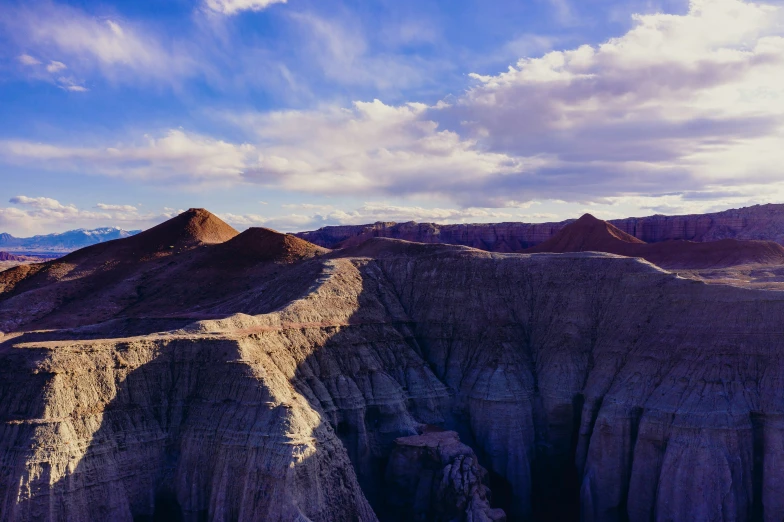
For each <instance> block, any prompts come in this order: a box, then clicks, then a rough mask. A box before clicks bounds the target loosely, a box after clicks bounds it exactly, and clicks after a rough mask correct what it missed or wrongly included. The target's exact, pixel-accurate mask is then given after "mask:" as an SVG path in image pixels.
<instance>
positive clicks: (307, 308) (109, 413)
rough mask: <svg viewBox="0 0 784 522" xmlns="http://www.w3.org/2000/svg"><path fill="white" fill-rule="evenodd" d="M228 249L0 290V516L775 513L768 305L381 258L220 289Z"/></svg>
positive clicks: (625, 275)
mask: <svg viewBox="0 0 784 522" xmlns="http://www.w3.org/2000/svg"><path fill="white" fill-rule="evenodd" d="M267 235H268V233H267V232H264V233H263V234H260V236H262V238H263V237H265V236H267ZM252 236H253V234H251V235H250V236H248V239H251V238H252ZM237 237H239V236H237ZM273 239H274V241H271V243H272V244H280V243H283V244H284V245H285V244H292V242H291V241H286V240H285V238H282V239H281V238H279V237H277V238H273ZM122 241H130V240H129V239H124V240H121V241H120V242H119V243H120V244H119V247H117V248H118V250H117V251H119V252H128V251H129V250H126V248H125V246H126V245H128V244H127V243H122ZM230 243H231V241H227V242H224V243H220V244H199V243H198V242H195V243H193V244H190V246H188V248H182V249H178V248H175V249H174V253H170V254H167V255H162V254H161V255H158V254H155V255H152V254H149V252H148V253H146V254H145V255H143V256H140V257H137V258H135V259H134V260H132V261H128V263H127V266H126V265H122V266H121V265H120V264H118V265H117V266H118V267H119V266H121V268H117V267H115V268H112V265H111V263H109V264H108V265H106V266H104V262H105V261H106V259H105V258H103V257H101V255H102V254H100V252H104V251H103V250H101V251H100V252H98V251H93V252H87V253H85V252H84V251H83V252H82V253H78V252H77V254H79V256H75V257H73V258H72V260H71V261H69V263H70V264H71V265H73V266H72V267H71V268H69V269H68V270H69V271H68V272H67V275H64V276H62V277H60V276H58V274H65V271H64V269H57V270H55V269H54V268H51V267H52V266H54V265H46V266H45V267H44V268H41V269H38V270H37V271H36V270H33V269H29V267H25V268H28V270H27V271H26V272H25V271H16V269H12V270H11V272H14V273H13V274H11V275H12V276H13V277H11V276H8V279H4V280H3V281H5V282H4V283H3V284H4V285H5V286H4V287H3V288H5V290H3V291H2V293H0V324H2V325H3V326H2V328H0V329H1V330H2V331H3V332H5V335H4V336H3V337H0V341H2V342H0V520H2V521H3V522H5V521H21V522H26V521H60V520H69V521H71V520H74V521H87V520H120V521H123V520H126V521H129V522H130V521H132V520H193V521H196V520H210V521H213V520H214V521H234V520H241V521H249V520H259V521H262V520H264V521H278V520H280V521H284V520H285V521H290V520H300V521H306V520H312V521H343V520H355V521H373V520H376V519H385V517H391V516H394V515H395V511H394V509H393V508H389V507H388V506H389V503H390V501H392V504H393V505H397V506H398V508H399V509H403V510H404V511H405V510H409V509H413V511H414V514H416V513H421V512H422V511H421V510H420V508H422V506H427V507H425V508H422V509H425V510H426V512H427V513H428V514H430V513H434V514H436V516H441V515H440V514H445V516H446V514H450V513H451V514H453V515H452V516H455V517H458V519H461V518H459V517H463V516H465V517H466V518H465V519H466V520H482V518H481V516H486V517H487V518H488V519H490V520H494V519H495V520H499V519H500V518H499V517H501V516H502V515H501V513H500V512H499V511H496V510H497V509H502V510H503V511H504V512H505V514H506V516H507V518H508V520H526V521H527V520H578V519H581V520H585V521H624V520H630V521H650V520H655V521H670V520H726V521H754V520H769V521H773V520H781V519H782V518H784V501H782V498H784V496H782V494H781V484H784V468H782V467H781V466H780V462H781V459H782V458H783V457H784V454H783V453H782V448H784V402H783V401H782V400H781V390H782V382H784V356H782V354H783V353H784V333H782V322H783V321H784V319H782V318H784V293H782V292H777V291H760V290H750V289H743V288H736V287H731V286H725V285H706V284H704V283H702V282H699V281H694V280H688V279H682V278H680V277H677V276H676V275H674V274H672V273H670V272H667V271H665V270H663V269H661V268H658V267H656V266H654V265H652V264H650V263H648V262H645V261H642V260H639V259H633V258H628V257H621V256H617V255H613V254H596V253H569V254H491V253H488V252H483V251H479V250H475V249H471V248H466V247H460V246H449V245H420V244H412V243H407V242H404V241H395V240H389V239H371V240H370V241H368V242H366V243H364V244H361V245H358V246H356V247H353V248H348V249H345V250H341V251H336V252H332V253H329V252H323V251H320V250H315V249H314V247H308V248H307V249H304V252H303V251H300V250H297V249H296V248H294V249H293V250H294V251H296V252H300V253H301V255H294V254H295V253H296V252H293V253H292V254H291V255H289V254H285V255H280V252H275V253H274V255H269V256H268V255H259V254H258V253H256V254H252V255H251V257H250V258H249V259H246V260H244V261H243V263H241V264H240V265H237V266H240V268H236V267H229V268H222V267H223V266H224V265H223V264H221V263H217V264H215V263H214V260H216V259H225V256H223V254H221V252H224V251H225V250H224V249H226V248H228V247H227V245H230ZM130 246H131V247H133V248H135V247H136V245H135V244H132V245H130ZM295 246H296V245H295ZM300 246H302V245H301V244H300ZM92 248H95V247H92ZM112 248H115V247H112ZM133 248H132V249H131V250H130V252H131V253H133V252H134V251H135V250H133ZM287 248H288V247H287ZM88 254H89V255H88ZM222 256H223V257H222ZM253 256H257V257H255V258H254V257H253ZM171 263H174V264H171ZM33 266H38V265H33ZM134 267H135V268H134ZM4 274H5V272H4V273H3V274H2V275H4ZM58 277H59V278H58ZM129 278H131V280H132V281H134V282H133V283H132V284H126V283H124V281H127V280H128V279H129ZM134 278H135V279H134ZM101 282H104V283H105V284H104V286H100V283H101ZM139 282H141V283H139ZM77 283H78V284H77ZM139 284H141V285H142V286H144V285H151V286H145V289H142V290H141V291H138V289H137V286H138V285H139ZM219 284H224V285H225V287H223V288H217V289H216V288H212V286H216V285H219ZM37 296H47V297H46V298H45V299H44V298H38V297H37ZM49 296H54V297H55V299H54V301H53V304H50V301H49V300H48V299H49ZM120 304H122V305H123V306H120ZM156 310H160V311H161V314H160V315H157V314H156ZM178 310H179V312H177V311H178ZM175 316H176V317H175ZM175 319H176V321H175ZM69 321H70V323H69ZM429 426H431V427H432V426H434V427H436V428H437V429H439V430H447V431H454V432H455V433H457V434H459V441H460V442H457V439H456V438H453V436H451V435H433V434H432V433H433V429H431V428H428V427H429ZM422 436H424V437H425V438H424V439H423V438H421V437H422ZM410 437H414V438H413V439H412V438H410ZM418 437H420V438H418ZM439 437H443V438H445V439H446V440H441V439H439ZM434 440H435V441H436V442H434ZM463 446H465V447H467V448H470V451H469V450H467V449H465V448H464V447H463ZM454 448H458V449H457V450H454ZM471 452H473V454H472V453H471ZM474 455H475V457H476V459H474ZM469 459H471V461H470V462H468V460H469ZM458 461H459V465H458ZM477 461H478V463H477ZM436 462H439V465H438V466H440V465H441V464H443V467H441V468H440V469H441V472H440V473H441V482H439V487H436V488H435V489H434V484H435V482H436V480H435V479H434V480H433V481H432V482H430V483H429V484H430V486H429V487H428V486H427V482H425V483H424V485H423V486H422V495H421V497H419V496H418V495H417V496H415V497H414V500H416V499H419V498H421V500H422V501H421V502H413V503H412V504H406V503H405V502H403V503H401V502H399V501H398V502H395V501H394V498H395V497H394V495H392V494H391V493H392V491H391V490H393V489H395V488H399V487H403V489H405V488H407V487H408V488H410V487H411V481H413V480H414V479H413V478H412V477H413V475H414V474H415V473H416V472H411V471H410V470H411V469H422V470H431V471H433V476H434V477H435V476H436V474H437V473H436V472H437V471H438V466H436V465H435V463H436ZM447 466H448V467H449V470H448V472H446V471H445V470H446V468H447ZM483 469H484V470H486V471H487V483H488V484H487V485H485V483H484V482H483V479H482V475H483V472H482V470H483ZM418 479H419V480H418V481H417V486H416V487H417V491H419V484H420V481H421V479H422V475H421V474H420V475H419V477H418ZM441 484H444V488H443V489H440V485H441ZM480 484H481V485H480ZM487 487H489V490H490V491H489V492H488V491H487V489H483V488H487ZM483 495H484V498H483ZM397 498H398V499H399V496H398V497H397ZM487 502H489V504H490V507H489V508H488V506H487ZM464 506H465V509H464ZM472 506H473V507H477V508H478V509H477V510H474V509H473V508H472ZM469 508H471V509H470V510H469ZM467 510H468V511H467ZM407 512H408V513H411V511H410V510H409V511H407ZM411 516H414V515H411ZM428 516H429V515H428ZM472 517H480V518H472ZM494 517H495V518H494ZM407 518H410V517H407ZM390 519H391V520H400V518H390ZM403 520H406V518H404V519H403Z"/></svg>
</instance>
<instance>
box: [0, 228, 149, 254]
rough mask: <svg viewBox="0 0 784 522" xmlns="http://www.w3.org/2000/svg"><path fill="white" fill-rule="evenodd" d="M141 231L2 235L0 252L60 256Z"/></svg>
mask: <svg viewBox="0 0 784 522" xmlns="http://www.w3.org/2000/svg"><path fill="white" fill-rule="evenodd" d="M139 232H141V231H140V230H131V231H127V230H123V229H121V228H114V227H112V228H96V229H93V230H86V229H83V228H80V229H78V230H70V231H68V232H62V233H59V234H47V235H45V236H33V237H14V236H12V235H11V234H5V233H4V234H0V250H3V251H6V252H10V253H18V254H32V255H36V254H39V255H40V254H59V255H62V254H63V253H67V252H72V251H74V250H77V249H79V248H84V247H86V246H90V245H95V244H97V243H103V242H104V241H111V240H114V239H122V238H125V237H130V236H132V235H134V234H138V233H139Z"/></svg>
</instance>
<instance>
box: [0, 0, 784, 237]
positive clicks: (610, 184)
mask: <svg viewBox="0 0 784 522" xmlns="http://www.w3.org/2000/svg"><path fill="white" fill-rule="evenodd" d="M272 3H275V2H273V1H270V0H206V2H205V4H204V7H205V8H207V9H209V10H210V11H213V12H216V13H220V14H223V15H233V14H237V13H239V12H241V11H258V10H263V9H265V8H267V7H269V6H270V5H271V4H272ZM554 5H556V6H561V8H559V9H561V11H562V14H563V15H564V17H566V15H568V14H569V12H570V11H569V10H568V6H569V4H568V3H563V2H554ZM57 9H60V11H58V12H57V13H55V14H56V15H57V16H55V14H52V15H46V16H43V15H40V13H39V17H38V18H37V19H36V23H35V24H31V25H29V26H27V30H28V31H29V34H30V38H31V41H32V42H34V43H35V44H36V46H34V47H31V48H30V50H29V52H27V51H26V52H25V53H23V54H20V55H18V59H17V62H18V65H19V66H20V67H23V68H26V69H27V70H31V71H38V72H37V73H36V74H41V75H45V74H48V75H49V77H50V78H51V81H53V82H57V83H58V85H60V86H61V87H62V88H64V89H70V90H78V89H79V88H86V87H83V86H82V84H81V83H79V82H78V80H77V79H76V77H73V79H72V80H69V78H71V77H70V76H67V75H66V73H70V72H71V71H72V70H83V69H84V68H85V67H87V66H86V65H85V63H89V64H90V66H92V67H97V68H99V69H101V70H102V71H103V72H104V73H105V75H107V76H108V77H111V76H112V74H119V73H117V71H119V70H124V71H131V72H138V74H139V75H146V76H148V77H149V76H153V77H154V76H156V75H160V76H161V77H164V76H165V77H169V76H170V75H172V74H175V75H176V74H180V75H188V74H194V73H193V71H196V70H199V67H200V65H199V64H198V63H197V61H195V60H194V59H193V58H192V56H193V54H192V53H186V52H184V51H182V49H180V48H179V47H178V46H177V45H175V44H173V43H171V42H169V43H165V42H164V41H162V40H160V39H156V38H153V37H150V35H149V34H147V33H146V32H145V31H144V30H143V29H142V28H140V27H138V26H135V25H134V24H131V23H129V22H125V21H120V20H119V19H118V20H115V19H99V18H94V17H86V16H84V15H83V14H80V13H79V12H78V11H76V10H72V9H70V8H64V7H62V8H61V7H58V8H57ZM42 16H43V17H42ZM290 18H291V19H292V20H295V23H297V24H299V25H300V26H301V27H304V28H305V30H306V31H307V32H308V33H309V34H310V36H311V38H310V40H308V41H309V42H312V43H313V44H314V45H313V47H312V49H311V51H312V52H311V54H313V56H314V60H315V62H316V63H317V64H319V67H321V68H322V73H323V75H324V76H325V77H326V78H328V79H330V80H332V81H335V82H337V83H340V84H341V85H349V84H351V82H352V81H353V82H358V83H361V84H363V85H373V86H374V87H375V88H376V89H377V90H381V91H383V89H385V88H387V87H389V86H390V85H393V84H395V85H402V84H404V83H405V82H406V81H409V80H411V81H413V82H422V81H426V80H423V79H421V78H418V77H417V75H420V74H421V72H422V71H421V69H419V68H416V67H415V68H410V64H411V63H413V61H415V60H413V59H412V60H409V61H408V62H405V63H404V62H399V61H397V60H396V59H389V60H385V59H383V58H384V57H383V56H379V55H373V54H372V53H370V52H369V51H368V49H367V46H366V42H365V39H364V38H363V37H362V35H361V34H359V33H358V32H356V31H347V30H344V29H345V27H343V26H341V25H340V24H338V23H336V22H334V21H328V20H326V19H324V18H320V17H317V16H314V15H310V14H307V13H306V14H296V15H294V14H293V15H291V17H290ZM22 19H23V20H25V18H24V17H23V18H22ZM632 22H633V23H632V27H631V28H630V29H629V30H628V31H627V32H626V33H625V34H623V35H621V36H619V37H617V38H612V39H610V40H607V41H605V42H603V43H601V44H599V45H581V46H575V47H574V48H572V49H568V50H559V51H551V52H547V53H545V54H542V55H540V56H537V57H525V58H522V59H520V60H518V61H517V62H516V63H515V64H514V65H512V66H510V67H509V68H508V70H506V71H504V72H500V73H498V74H489V75H483V74H470V81H471V82H472V83H471V84H470V85H469V87H468V88H467V90H465V91H464V92H462V93H460V94H458V95H457V96H446V95H445V96H444V97H443V101H441V102H438V103H430V104H424V103H416V102H409V103H405V102H399V103H384V102H383V101H381V100H378V99H376V100H373V101H357V102H354V103H353V104H351V105H348V106H342V105H341V104H335V103H330V104H324V105H318V106H316V107H312V108H307V109H296V110H295V109H288V110H277V111H271V110H265V111H242V110H233V111H230V112H228V111H223V112H220V113H219V116H217V117H216V120H215V121H216V122H217V123H219V124H220V125H219V126H220V127H221V128H223V129H226V125H227V124H228V125H229V126H231V131H230V132H229V133H228V134H226V135H223V136H218V135H209V134H206V133H204V132H201V133H199V132H193V131H190V130H188V129H183V128H163V129H153V130H151V131H150V133H149V134H148V135H146V136H139V135H131V134H128V133H126V134H124V135H122V136H117V137H115V138H114V139H113V140H112V141H111V142H105V143H100V144H97V145H89V146H88V145H79V146H73V145H69V144H63V143H38V142H35V141H30V140H13V139H6V140H4V141H0V158H2V161H4V162H5V163H7V164H12V165H24V166H28V167H32V168H40V169H48V170H52V171H70V172H80V173H89V174H93V175H96V176H101V175H105V176H114V177H122V178H126V179H129V180H134V181H136V180H138V181H140V182H142V183H146V184H177V185H183V186H190V187H201V186H206V185H221V186H252V185H257V186H262V187H269V188H274V189H277V190H283V191H287V192H289V193H300V194H308V195H314V196H341V197H353V198H356V199H359V198H361V200H364V201H368V203H367V204H366V205H365V206H364V207H361V208H357V209H355V210H353V211H341V210H339V209H335V208H329V209H309V210H308V211H307V212H305V211H301V209H300V210H298V211H297V212H295V213H292V214H290V215H288V216H280V217H269V216H261V215H257V214H242V215H237V216H234V217H233V218H232V219H235V223H240V224H242V223H246V224H253V223H255V224H263V223H266V224H269V223H271V222H274V220H275V219H278V220H279V221H280V222H281V223H283V222H284V221H285V220H288V221H287V223H289V224H290V225H292V224H296V223H299V224H301V225H303V226H305V224H313V223H317V222H324V223H335V222H349V221H352V222H357V221H360V220H374V219H376V218H378V219H389V218H390V217H391V216H394V217H393V219H406V217H405V216H406V215H409V216H410V217H409V218H408V219H411V218H414V219H426V220H428V219H433V220H439V221H459V220H463V219H474V220H477V221H479V220H492V219H496V218H498V219H504V218H505V216H506V215H510V216H511V217H515V216H518V215H519V214H517V213H514V212H513V213H512V214H509V212H508V210H507V209H509V208H519V206H520V205H521V204H528V203H531V202H536V201H539V202H541V201H565V202H568V203H571V204H575V205H585V206H591V205H605V206H619V205H623V204H624V202H626V203H628V204H631V203H630V202H636V203H635V204H636V205H637V208H647V209H659V210H663V211H664V210H668V209H669V210H673V209H687V210H691V209H695V208H697V207H699V208H704V207H705V206H706V205H707V204H705V203H704V201H708V200H711V199H712V200H714V201H722V202H728V204H733V202H746V201H749V200H750V199H751V198H752V197H753V196H754V195H756V196H757V199H758V200H759V199H760V194H762V195H763V196H761V197H762V198H763V199H766V198H767V199H775V198H784V182H782V173H781V168H782V167H781V166H782V165H784V148H782V147H781V143H782V140H783V139H784V11H783V10H782V8H781V7H780V6H779V5H776V4H765V3H751V2H745V1H742V0H691V2H690V7H689V10H688V12H686V13H685V14H681V15H673V14H648V15H635V17H634V18H633V20H632ZM401 27H402V26H401ZM400 34H401V35H402V36H400V35H399V37H400V38H404V39H409V40H410V39H412V38H414V37H413V36H411V35H410V34H408V33H406V32H405V31H401V33H400ZM406 35H408V36H406ZM425 36H427V35H425ZM389 38H391V37H389ZM427 38H430V36H427ZM401 45H403V44H401ZM551 45H553V42H552V41H550V40H548V41H547V42H544V43H542V42H540V43H539V44H537V46H535V48H542V49H544V48H549V47H550V46H551ZM305 47H307V46H305ZM55 51H56V52H55ZM85 57H87V58H85ZM88 58H89V60H88ZM42 77H43V76H42ZM69 81H72V83H68V82H69ZM292 81H293V80H292ZM228 135H231V136H232V137H233V139H229V138H227V137H226V136H228ZM237 136H242V138H241V139H237ZM406 198H420V200H421V199H423V198H431V200H432V201H433V205H432V206H434V207H439V208H435V209H432V208H431V209H425V208H422V207H417V206H414V205H404V204H397V203H396V204H381V203H373V202H372V201H373V200H374V199H375V200H379V199H381V200H384V201H388V200H396V201H397V202H399V201H401V200H404V199H406ZM17 203H19V204H24V205H28V206H30V205H32V203H25V202H22V201H19V202H17ZM30 208H32V207H30ZM450 209H452V210H450ZM459 209H463V210H459ZM490 209H497V210H490ZM37 210H40V211H43V210H44V209H43V208H40V209H37ZM49 210H51V211H54V210H55V209H49ZM98 210H103V211H112V212H120V211H122V212H133V211H134V210H131V209H129V208H122V209H120V208H103V207H100V206H99V208H98ZM341 212H342V214H341ZM406 213H408V214H406ZM286 228H290V227H289V226H288V225H286Z"/></svg>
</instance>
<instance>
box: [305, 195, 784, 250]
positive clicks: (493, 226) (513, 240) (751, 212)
mask: <svg viewBox="0 0 784 522" xmlns="http://www.w3.org/2000/svg"><path fill="white" fill-rule="evenodd" d="M572 221H573V220H567V221H562V222H559V223H477V224H465V225H464V224H459V225H439V224H435V223H414V222H410V223H381V222H379V223H374V224H369V225H356V226H354V225H347V226H331V227H324V228H320V229H318V230H314V231H312V232H301V233H299V234H297V235H298V236H299V237H301V238H303V239H306V240H308V241H310V242H312V243H316V244H318V245H321V246H324V247H327V248H337V247H341V246H351V245H354V244H358V243H359V242H361V241H362V240H364V239H368V238H370V237H388V238H394V239H404V240H407V241H416V242H419V243H446V244H453V245H463V246H470V247H472V248H479V249H481V250H487V251H489V252H520V251H522V250H525V249H526V248H530V247H532V246H536V245H538V244H540V243H543V242H544V241H546V240H547V239H549V238H550V237H552V236H553V235H555V234H556V233H557V232H558V231H560V230H561V229H562V228H563V227H564V226H566V225H567V224H569V223H571V222H572ZM610 223H612V224H613V225H615V226H616V227H618V228H619V229H621V230H622V231H624V232H626V233H628V234H631V235H632V236H634V237H637V238H638V239H641V240H643V241H645V242H646V243H656V242H660V241H669V240H678V239H682V240H688V241H716V240H719V239H762V240H770V241H775V242H777V243H779V244H782V245H784V205H773V204H770V205H756V206H753V207H746V208H741V209H731V210H725V211H723V212H715V213H712V214H692V215H684V216H663V215H655V216H648V217H641V218H625V219H616V220H610Z"/></svg>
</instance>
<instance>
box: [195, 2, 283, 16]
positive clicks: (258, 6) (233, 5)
mask: <svg viewBox="0 0 784 522" xmlns="http://www.w3.org/2000/svg"><path fill="white" fill-rule="evenodd" d="M285 3H286V0H205V1H204V6H205V7H206V8H207V9H209V10H211V11H215V12H216V13H222V14H225V15H233V14H237V13H239V12H240V11H261V10H263V9H266V8H268V7H269V6H271V5H273V4H285Z"/></svg>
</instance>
